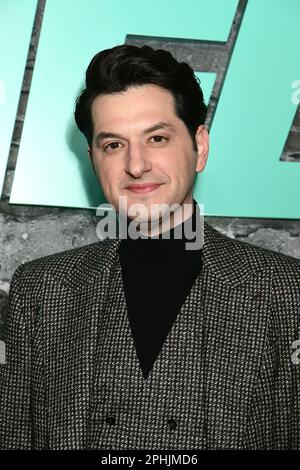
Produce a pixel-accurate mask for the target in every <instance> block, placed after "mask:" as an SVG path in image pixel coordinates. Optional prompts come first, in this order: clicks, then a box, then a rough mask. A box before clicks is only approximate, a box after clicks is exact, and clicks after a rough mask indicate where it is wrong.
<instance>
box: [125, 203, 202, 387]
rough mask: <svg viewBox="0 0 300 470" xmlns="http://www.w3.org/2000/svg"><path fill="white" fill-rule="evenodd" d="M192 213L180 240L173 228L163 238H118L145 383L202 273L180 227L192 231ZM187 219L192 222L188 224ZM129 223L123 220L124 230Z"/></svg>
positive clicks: (198, 253)
mask: <svg viewBox="0 0 300 470" xmlns="http://www.w3.org/2000/svg"><path fill="white" fill-rule="evenodd" d="M196 210H199V208H198V206H197V203H196V201H195V200H194V199H193V214H192V215H191V216H190V217H189V218H188V219H187V220H186V221H184V222H182V238H180V239H178V238H175V235H174V234H175V231H174V228H172V229H171V230H169V231H168V235H169V237H168V238H162V235H161V234H160V235H159V236H156V237H152V238H151V237H149V238H147V237H144V238H137V239H132V238H129V237H128V238H123V239H121V243H120V246H119V257H120V263H121V268H122V277H123V285H124V291H125V299H126V304H127V311H128V317H129V322H130V327H131V332H132V337H133V341H134V345H135V349H136V353H137V356H138V359H139V363H140V367H141V369H142V372H143V376H144V378H147V376H148V374H149V372H150V370H151V368H152V366H153V364H154V362H155V360H156V358H157V356H158V354H159V351H160V350H161V348H162V346H163V344H164V341H165V339H166V337H167V335H168V333H169V331H170V329H171V327H172V324H173V322H174V321H175V319H176V316H177V314H178V313H179V311H180V309H181V306H182V304H183V303H184V301H185V299H186V297H187V295H188V293H189V292H190V290H191V287H192V285H193V284H194V282H195V280H196V278H197V276H198V274H199V273H200V270H201V253H202V252H201V249H198V250H186V248H185V244H186V243H191V242H192V241H193V239H192V240H191V239H187V238H186V237H185V234H184V230H183V228H184V227H183V224H186V223H190V222H192V230H193V232H195V230H196ZM190 219H191V220H190ZM129 222H130V219H127V224H128V223H129Z"/></svg>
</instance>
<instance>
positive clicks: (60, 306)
mask: <svg viewBox="0 0 300 470" xmlns="http://www.w3.org/2000/svg"><path fill="white" fill-rule="evenodd" d="M119 243H120V239H119V238H116V239H114V240H106V241H98V242H96V243H92V244H90V245H87V246H84V247H80V248H75V249H72V250H68V251H64V252H61V253H57V254H53V255H50V256H45V257H42V258H39V259H35V260H32V261H30V262H26V263H25V264H23V265H20V266H19V267H18V268H17V269H16V271H15V273H14V275H13V278H12V283H11V290H10V294H9V306H8V316H7V319H6V323H5V335H4V340H5V343H6V363H5V364H1V365H0V448H1V449H50V450H62V449H120V450H122V449H146V450H148V449H149V450H151V449H153V450H159V449H161V450H170V449H178V450H183V449H184V450H195V449H199V450H200V449H299V447H300V371H299V367H300V366H299V364H298V363H299V362H300V360H299V356H297V354H296V353H297V351H295V350H294V349H293V345H294V347H295V344H296V343H295V342H296V341H297V340H298V339H299V338H300V330H299V316H300V262H299V260H297V259H295V258H292V257H289V256H285V255H283V254H280V253H277V252H274V251H272V250H267V249H264V248H260V247H257V246H254V245H251V244H249V243H246V242H243V241H240V240H237V239H231V238H229V237H227V236H226V235H224V234H222V233H220V232H219V231H217V230H216V229H214V228H213V227H211V226H210V225H209V224H208V223H207V222H204V245H203V257H202V261H203V266H202V270H201V273H200V274H199V276H198V277H197V279H196V281H195V283H194V284H193V286H192V289H191V291H190V293H189V295H188V296H187V298H186V300H185V302H184V304H183V305H182V307H181V310H180V312H179V314H178V315H177V317H176V320H175V322H174V323H173V325H172V328H171V330H170V332H169V334H168V336H167V339H166V341H165V343H164V345H163V347H162V349H161V351H160V353H159V355H158V357H157V359H156V361H155V363H154V365H153V368H152V370H151V372H150V373H149V375H148V377H147V379H145V378H144V377H143V375H142V371H141V369H140V367H139V362H138V359H137V356H136V352H135V349H134V343H133V338H132V335H131V331H130V326H129V321H128V315H127V308H126V302H125V296H124V288H123V283H122V274H121V267H120V261H119V256H118V247H119ZM149 295H151V292H149ZM145 300H146V299H145Z"/></svg>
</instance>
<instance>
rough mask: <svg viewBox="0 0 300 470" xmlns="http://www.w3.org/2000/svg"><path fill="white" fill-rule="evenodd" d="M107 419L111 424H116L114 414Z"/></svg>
mask: <svg viewBox="0 0 300 470" xmlns="http://www.w3.org/2000/svg"><path fill="white" fill-rule="evenodd" d="M105 421H106V422H107V424H110V425H111V426H112V425H114V424H116V418H114V417H113V416H107V417H106V420H105Z"/></svg>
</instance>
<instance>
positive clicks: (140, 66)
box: [75, 44, 207, 150]
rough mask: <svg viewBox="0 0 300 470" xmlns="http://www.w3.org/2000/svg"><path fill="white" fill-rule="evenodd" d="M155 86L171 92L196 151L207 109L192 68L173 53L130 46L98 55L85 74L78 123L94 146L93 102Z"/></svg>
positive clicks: (77, 104)
mask: <svg viewBox="0 0 300 470" xmlns="http://www.w3.org/2000/svg"><path fill="white" fill-rule="evenodd" d="M146 84H154V85H158V86H160V87H163V88H165V89H166V90H169V91H170V92H171V94H172V96H173V99H174V104H175V113H176V115H177V116H178V117H179V118H180V119H181V120H182V121H183V122H184V123H185V125H186V127H187V129H188V132H189V134H190V136H191V139H192V142H193V146H194V149H195V150H196V149H197V145H196V139H195V134H196V130H197V128H198V126H199V125H200V124H204V123H205V119H206V115H207V106H206V104H205V102H204V98H203V92H202V89H201V86H200V81H199V80H198V78H197V77H196V76H195V74H194V72H193V70H192V69H191V67H190V66H189V65H188V64H187V63H185V62H178V61H177V60H176V59H175V58H174V57H173V56H172V54H171V53H170V52H168V51H165V50H163V49H156V50H154V49H153V48H152V47H150V46H142V47H137V46H133V45H129V44H123V45H119V46H115V47H113V48H111V49H105V50H103V51H101V52H98V54H96V55H95V56H94V57H93V59H92V60H91V62H90V64H89V66H88V68H87V70H86V88H85V89H83V90H82V91H81V93H80V95H79V96H78V97H77V99H76V106H75V121H76V124H77V126H78V128H79V130H80V131H81V132H82V133H83V134H84V135H85V137H86V139H87V142H88V144H89V145H90V146H91V144H92V139H93V122H92V115H91V107H92V103H93V100H94V99H95V98H96V97H97V96H99V95H102V94H110V93H116V92H122V91H126V90H127V89H128V88H129V87H130V86H139V85H146Z"/></svg>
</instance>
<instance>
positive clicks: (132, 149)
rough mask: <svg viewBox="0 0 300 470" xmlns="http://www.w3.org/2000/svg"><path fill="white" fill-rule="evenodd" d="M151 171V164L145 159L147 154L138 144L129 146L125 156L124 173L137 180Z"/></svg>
mask: <svg viewBox="0 0 300 470" xmlns="http://www.w3.org/2000/svg"><path fill="white" fill-rule="evenodd" d="M150 169H151V164H150V161H149V159H148V158H147V152H146V150H145V149H143V148H142V146H141V145H140V144H139V143H135V144H130V145H129V146H128V152H127V155H126V165H125V171H126V173H129V174H130V175H132V176H134V177H135V178H138V177H139V176H141V175H142V174H143V173H144V172H145V171H148V170H150Z"/></svg>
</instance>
